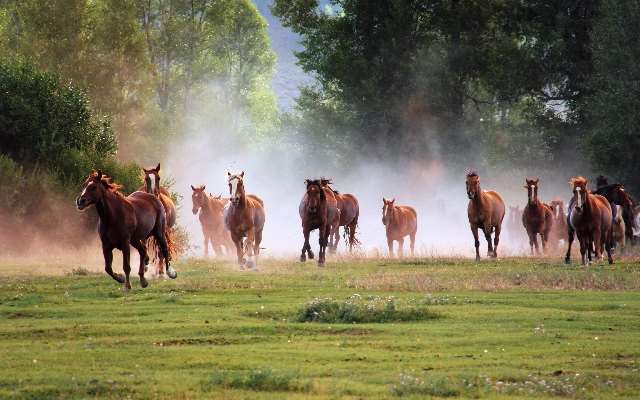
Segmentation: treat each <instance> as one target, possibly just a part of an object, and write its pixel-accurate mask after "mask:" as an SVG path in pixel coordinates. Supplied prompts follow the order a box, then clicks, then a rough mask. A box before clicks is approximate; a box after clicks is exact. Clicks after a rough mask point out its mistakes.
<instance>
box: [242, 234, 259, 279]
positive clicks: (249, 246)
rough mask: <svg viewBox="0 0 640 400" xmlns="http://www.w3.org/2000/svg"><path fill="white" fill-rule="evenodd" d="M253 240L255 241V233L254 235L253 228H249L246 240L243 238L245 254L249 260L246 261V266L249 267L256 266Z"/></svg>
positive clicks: (253, 267)
mask: <svg viewBox="0 0 640 400" xmlns="http://www.w3.org/2000/svg"><path fill="white" fill-rule="evenodd" d="M255 241H256V235H255V229H254V228H251V229H250V230H249V232H248V233H247V240H245V242H244V246H245V253H246V254H247V256H248V257H249V260H248V261H247V268H249V269H255V268H256V264H257V263H256V258H257V257H256V251H255V246H254V244H255Z"/></svg>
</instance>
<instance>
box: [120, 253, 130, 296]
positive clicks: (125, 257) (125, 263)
mask: <svg viewBox="0 0 640 400" xmlns="http://www.w3.org/2000/svg"><path fill="white" fill-rule="evenodd" d="M130 258H131V247H130V246H129V241H126V242H125V243H124V244H123V245H122V270H123V271H124V290H125V291H129V290H131V282H130V281H129V274H130V273H131V264H130V263H129V262H130V261H131V260H130Z"/></svg>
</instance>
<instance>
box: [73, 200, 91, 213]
mask: <svg viewBox="0 0 640 400" xmlns="http://www.w3.org/2000/svg"><path fill="white" fill-rule="evenodd" d="M88 205H89V204H87V201H86V200H85V199H83V198H82V197H77V198H76V208H77V209H78V210H79V211H83V210H84V209H85V208H87V206H88Z"/></svg>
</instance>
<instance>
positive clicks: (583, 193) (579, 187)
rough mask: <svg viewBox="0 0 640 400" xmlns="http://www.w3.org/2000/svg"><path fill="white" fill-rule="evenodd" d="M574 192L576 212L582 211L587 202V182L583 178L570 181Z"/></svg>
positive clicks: (578, 177)
mask: <svg viewBox="0 0 640 400" xmlns="http://www.w3.org/2000/svg"><path fill="white" fill-rule="evenodd" d="M569 185H571V190H573V204H574V205H575V208H576V210H578V211H580V210H581V209H582V207H584V204H585V202H586V201H587V180H586V179H585V178H583V177H581V176H577V177H574V178H571V180H570V181H569Z"/></svg>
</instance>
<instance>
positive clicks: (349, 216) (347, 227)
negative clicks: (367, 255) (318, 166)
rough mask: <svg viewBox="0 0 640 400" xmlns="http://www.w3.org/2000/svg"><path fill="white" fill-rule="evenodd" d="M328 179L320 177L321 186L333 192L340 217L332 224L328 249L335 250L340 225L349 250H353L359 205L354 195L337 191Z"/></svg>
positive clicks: (356, 240)
mask: <svg viewBox="0 0 640 400" xmlns="http://www.w3.org/2000/svg"><path fill="white" fill-rule="evenodd" d="M330 185H331V180H330V179H322V186H326V187H328V188H329V189H330V190H331V191H332V192H333V194H334V196H335V198H336V202H337V205H338V210H340V218H339V220H338V223H337V224H334V226H332V229H331V234H330V235H329V245H328V247H329V251H333V252H335V251H336V250H337V249H338V243H339V242H340V227H341V226H344V236H345V239H346V240H347V243H348V244H349V252H351V251H353V246H355V245H357V244H358V243H359V242H358V239H357V238H356V228H357V227H358V217H359V216H360V205H359V204H358V199H357V198H356V196H354V195H352V194H350V193H339V192H338V191H337V190H334V189H333V188H332V187H331V186H330Z"/></svg>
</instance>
